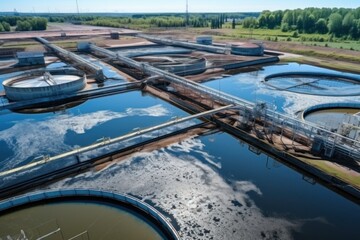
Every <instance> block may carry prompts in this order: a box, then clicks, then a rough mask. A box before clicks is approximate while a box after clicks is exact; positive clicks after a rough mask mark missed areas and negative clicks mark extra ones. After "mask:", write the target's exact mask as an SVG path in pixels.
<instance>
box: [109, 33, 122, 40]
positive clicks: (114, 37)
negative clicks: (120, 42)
mask: <svg viewBox="0 0 360 240" xmlns="http://www.w3.org/2000/svg"><path fill="white" fill-rule="evenodd" d="M110 37H111V39H119V37H120V35H119V32H111V33H110Z"/></svg>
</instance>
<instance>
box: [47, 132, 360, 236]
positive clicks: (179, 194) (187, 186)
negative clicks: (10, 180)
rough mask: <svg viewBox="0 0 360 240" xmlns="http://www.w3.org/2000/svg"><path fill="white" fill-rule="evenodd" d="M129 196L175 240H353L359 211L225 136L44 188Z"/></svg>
mask: <svg viewBox="0 0 360 240" xmlns="http://www.w3.org/2000/svg"><path fill="white" fill-rule="evenodd" d="M64 187H65V188H68V187H70V188H73V187H75V188H77V187H83V188H96V189H101V190H107V191H117V192H125V193H130V194H133V195H135V196H138V197H140V198H142V199H143V200H145V201H146V202H148V203H150V204H152V205H154V206H155V207H157V208H158V209H160V210H161V211H162V212H163V213H164V214H165V215H167V216H169V217H171V218H172V219H173V223H174V225H175V226H177V228H178V230H179V232H180V233H181V234H182V236H183V239H334V240H335V239H354V240H355V239H358V236H359V235H360V229H359V228H358V222H359V220H360V208H359V206H358V205H357V204H355V203H353V202H351V201H349V200H347V199H346V198H344V197H342V196H341V195H339V194H337V193H335V192H333V191H331V190H329V189H327V188H326V187H324V186H322V185H319V184H312V183H309V182H308V181H305V180H303V176H302V174H300V173H298V172H296V171H295V170H293V169H291V168H289V167H287V166H285V165H283V164H282V163H280V162H278V161H276V160H274V159H273V158H271V157H269V156H267V155H266V154H264V153H261V154H260V155H257V154H255V153H254V150H253V151H250V150H249V145H247V144H245V143H243V142H240V141H239V140H237V139H235V138H233V137H232V136H230V135H228V134H226V133H212V134H209V135H207V136H200V137H195V138H190V139H187V140H185V141H182V142H180V143H177V144H173V145H171V146H168V147H166V148H163V149H160V150H157V151H153V152H150V153H139V154H138V155H136V156H134V157H131V158H129V159H128V160H126V161H123V162H119V163H116V164H113V165H111V166H110V167H108V168H106V169H104V170H102V171H99V172H93V173H91V174H90V173H86V174H81V175H78V176H76V177H73V178H69V179H66V180H63V181H60V182H58V183H56V184H54V185H53V186H51V188H64Z"/></svg>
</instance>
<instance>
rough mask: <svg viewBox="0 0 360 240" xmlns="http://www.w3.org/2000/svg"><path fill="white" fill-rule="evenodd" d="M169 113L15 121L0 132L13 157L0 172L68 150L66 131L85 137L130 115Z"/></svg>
mask: <svg viewBox="0 0 360 240" xmlns="http://www.w3.org/2000/svg"><path fill="white" fill-rule="evenodd" d="M169 114H170V112H169V110H167V109H166V108H165V107H163V106H162V105H161V104H158V105H155V106H151V107H148V108H128V109H126V111H125V112H113V111H109V110H102V111H97V112H93V113H86V114H80V115H77V116H74V115H71V114H68V115H59V116H54V117H51V118H49V119H45V120H43V121H39V122H35V121H34V120H32V119H27V120H22V121H19V122H15V124H14V125H13V126H12V127H10V128H8V129H6V130H3V131H0V141H5V142H6V144H7V145H8V147H9V148H10V149H11V150H12V151H13V153H14V154H13V156H11V157H9V158H8V159H6V160H5V161H4V162H3V164H2V166H1V167H0V169H2V170H3V169H10V168H12V167H14V166H16V165H18V164H19V163H21V162H22V161H24V160H25V159H27V158H29V157H34V158H35V157H37V156H39V155H41V154H43V155H53V154H58V153H61V152H65V151H68V150H70V149H72V148H73V147H74V146H69V145H67V144H65V143H64V141H65V135H66V134H67V133H68V132H69V131H73V132H75V133H77V134H84V133H86V132H87V131H89V130H91V129H93V128H94V127H96V126H98V125H101V124H103V123H106V122H108V121H111V120H114V119H119V118H124V117H129V116H151V117H160V116H166V115H169Z"/></svg>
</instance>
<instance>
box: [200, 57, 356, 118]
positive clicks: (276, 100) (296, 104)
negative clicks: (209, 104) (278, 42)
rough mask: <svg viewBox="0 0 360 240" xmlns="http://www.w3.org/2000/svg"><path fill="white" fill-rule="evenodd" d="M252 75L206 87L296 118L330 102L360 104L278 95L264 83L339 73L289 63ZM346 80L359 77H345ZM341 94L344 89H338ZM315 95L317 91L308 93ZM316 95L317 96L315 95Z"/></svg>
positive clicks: (260, 69) (343, 99)
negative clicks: (279, 77) (273, 77)
mask: <svg viewBox="0 0 360 240" xmlns="http://www.w3.org/2000/svg"><path fill="white" fill-rule="evenodd" d="M249 70H250V72H245V73H239V74H236V75H234V76H231V77H226V78H221V79H217V80H211V81H209V82H206V83H204V84H205V85H206V86H209V87H212V88H214V89H217V90H221V91H223V92H226V93H229V94H231V95H234V96H237V97H240V98H243V99H246V100H248V101H251V102H266V103H268V104H269V105H272V106H274V107H275V108H276V109H277V111H279V112H286V113H289V114H294V113H295V112H297V111H300V110H303V109H305V108H308V107H310V106H313V105H317V104H322V103H328V102H360V97H359V96H351V97H330V96H317V95H309V94H301V93H295V92H289V91H279V90H275V89H272V88H271V87H268V86H266V85H265V84H264V83H263V82H262V81H263V80H264V78H265V77H266V76H267V75H270V74H274V73H281V72H290V71H294V72H307V71H309V72H324V73H337V74H341V73H340V72H338V71H334V70H330V69H325V68H320V67H315V66H311V65H306V64H298V63H289V64H275V65H269V66H264V67H258V68H255V69H253V68H250V69H249ZM342 74H344V75H345V76H355V77H358V78H359V79H360V76H359V75H356V74H350V73H342ZM339 91H341V89H339ZM309 92H310V93H314V91H313V90H312V91H309ZM315 93H316V92H315Z"/></svg>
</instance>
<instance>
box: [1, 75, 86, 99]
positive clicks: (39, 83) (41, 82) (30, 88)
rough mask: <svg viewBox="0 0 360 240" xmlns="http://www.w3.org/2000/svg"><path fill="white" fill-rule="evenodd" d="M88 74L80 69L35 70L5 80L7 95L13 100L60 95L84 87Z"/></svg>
mask: <svg viewBox="0 0 360 240" xmlns="http://www.w3.org/2000/svg"><path fill="white" fill-rule="evenodd" d="M85 85H86V75H85V74H84V73H83V72H82V71H79V70H72V69H60V70H46V71H45V70H34V71H30V72H25V73H22V74H20V75H17V76H16V77H12V78H10V79H7V80H5V81H4V82H3V86H4V89H5V94H6V97H7V98H8V99H9V100H11V101H21V100H30V99H35V98H41V97H51V96H59V95H62V94H68V93H73V92H76V91H79V90H81V89H83V88H84V87H85Z"/></svg>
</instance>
